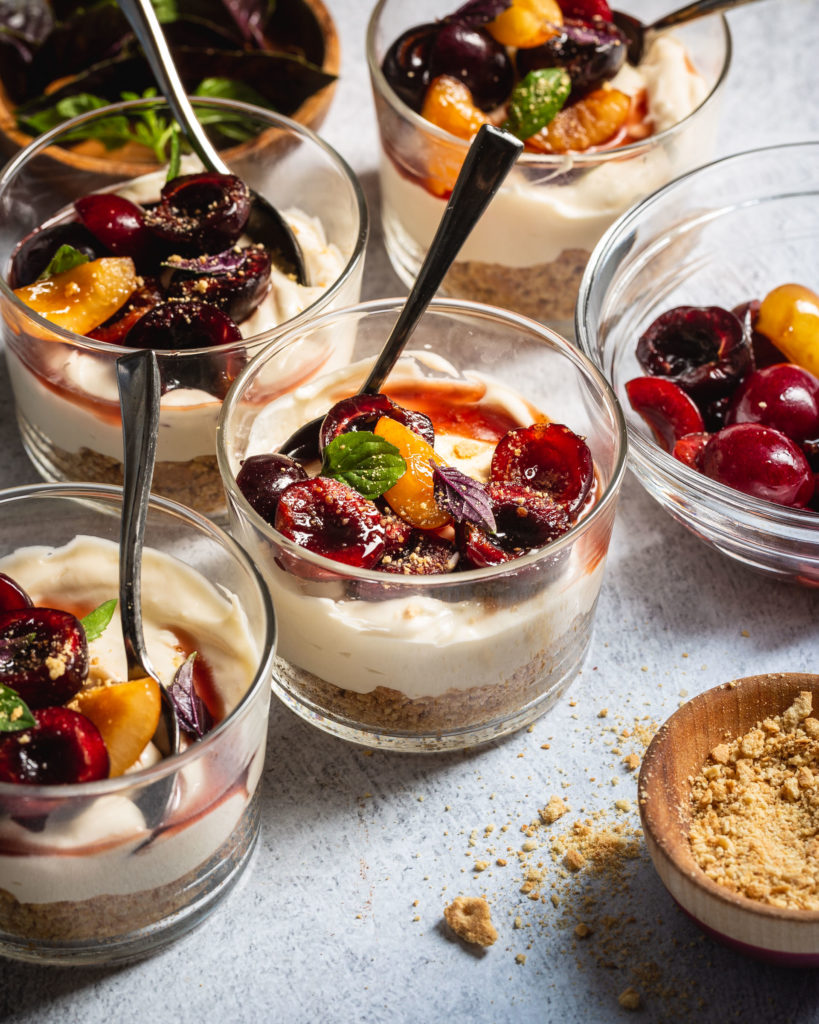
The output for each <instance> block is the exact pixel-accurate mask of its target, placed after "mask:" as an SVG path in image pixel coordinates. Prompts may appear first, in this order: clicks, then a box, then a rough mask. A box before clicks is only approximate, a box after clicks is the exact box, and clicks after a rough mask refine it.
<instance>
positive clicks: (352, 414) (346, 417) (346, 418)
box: [319, 394, 435, 451]
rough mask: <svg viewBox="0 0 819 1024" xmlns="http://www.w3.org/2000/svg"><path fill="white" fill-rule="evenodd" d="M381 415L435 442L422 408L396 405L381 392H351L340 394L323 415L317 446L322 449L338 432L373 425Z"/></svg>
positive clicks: (344, 432) (427, 418) (370, 428)
mask: <svg viewBox="0 0 819 1024" xmlns="http://www.w3.org/2000/svg"><path fill="white" fill-rule="evenodd" d="M382 416H389V417H390V419H394V420H396V421H397V422H398V423H401V424H403V426H405V427H408V428H409V429H410V430H412V431H414V433H416V434H419V435H420V436H421V437H423V438H424V440H425V441H427V442H428V443H429V444H434V443H435V431H434V429H433V427H432V421H431V420H430V418H429V417H428V416H425V415H424V413H422V412H416V411H415V410H414V409H405V408H404V407H403V406H400V405H396V404H395V402H393V401H392V399H391V398H388V397H387V396H386V395H384V394H376V395H352V396H351V397H350V398H342V400H341V401H340V402H336V404H335V405H334V406H333V407H332V408H331V409H330V411H329V412H328V413H327V415H326V416H325V417H324V422H323V423H322V424H321V430H320V432H319V449H320V451H324V449H325V448H326V447H327V445H328V444H330V442H331V441H333V440H334V439H335V438H337V437H338V436H339V435H340V434H348V433H350V432H355V431H362V430H369V431H371V430H372V429H373V427H375V425H376V423H377V422H378V421H379V419H381V417H382Z"/></svg>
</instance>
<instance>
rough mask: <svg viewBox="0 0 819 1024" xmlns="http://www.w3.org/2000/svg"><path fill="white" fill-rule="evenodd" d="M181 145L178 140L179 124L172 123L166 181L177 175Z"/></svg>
mask: <svg viewBox="0 0 819 1024" xmlns="http://www.w3.org/2000/svg"><path fill="white" fill-rule="evenodd" d="M181 151H182V150H181V145H180V141H179V125H176V124H175V125H173V126H172V131H171V152H170V156H169V157H168V177H167V178H166V179H165V180H166V181H172V180H173V179H174V178H178V177H179V160H180V154H181Z"/></svg>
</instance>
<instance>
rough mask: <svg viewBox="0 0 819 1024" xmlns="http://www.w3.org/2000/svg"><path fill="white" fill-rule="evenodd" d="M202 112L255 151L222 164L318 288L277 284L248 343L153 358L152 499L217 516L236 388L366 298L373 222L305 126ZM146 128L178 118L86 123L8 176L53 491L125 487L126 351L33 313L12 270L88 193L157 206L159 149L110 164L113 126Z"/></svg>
mask: <svg viewBox="0 0 819 1024" xmlns="http://www.w3.org/2000/svg"><path fill="white" fill-rule="evenodd" d="M195 107H196V110H197V113H198V116H199V117H200V118H201V119H202V120H203V122H205V123H206V124H207V125H209V126H210V127H209V128H208V130H209V132H210V133H211V135H212V137H213V138H214V141H218V140H221V141H222V142H225V138H226V137H225V135H224V132H230V134H229V135H228V136H227V139H228V140H230V139H235V137H236V133H237V132H238V133H240V137H241V138H243V139H245V140H249V141H246V142H245V143H244V144H243V145H241V146H238V147H234V148H233V149H228V150H227V151H226V152H225V157H226V159H227V160H228V162H229V164H230V167H231V170H232V171H234V173H235V174H237V175H238V176H239V177H241V178H242V179H243V180H244V181H245V182H246V183H247V184H248V185H249V186H250V187H251V188H252V189H255V190H256V191H257V192H259V193H260V194H261V195H263V196H265V197H266V198H268V199H269V200H270V201H271V202H272V203H273V204H274V205H275V206H276V208H277V209H278V210H280V211H281V212H282V213H283V214H284V216H285V218H286V219H288V220H289V222H290V223H291V226H292V227H293V230H294V232H295V233H296V235H297V238H298V240H299V242H300V244H301V247H302V251H303V254H304V257H305V264H306V269H307V273H308V279H309V281H310V286H309V287H304V288H300V287H299V286H296V285H295V283H294V282H291V281H289V279H282V280H279V279H276V278H274V279H273V285H272V287H271V290H270V292H269V293H268V296H267V297H266V298H265V300H264V302H263V304H262V306H261V307H260V308H259V309H258V310H257V311H256V312H255V313H254V314H253V318H252V320H249V321H247V322H246V324H245V327H244V331H245V333H246V332H247V331H251V332H252V333H251V334H250V336H248V337H246V338H243V339H242V340H241V341H239V342H236V343H229V344H223V345H216V346H212V347H210V348H201V347H200V348H190V349H185V350H182V351H158V352H157V359H158V362H159V368H160V374H161V375H162V377H163V380H165V379H167V380H169V381H172V382H173V383H172V385H170V388H171V389H170V390H168V391H167V393H165V394H164V395H163V397H162V403H161V412H160V426H159V439H158V446H157V461H156V469H155V473H154V481H153V489H154V491H155V492H156V493H158V494H161V495H164V496H165V497H169V498H172V499H174V500H176V501H179V502H180V503H182V504H184V505H187V506H188V507H190V508H195V509H197V510H198V511H200V512H203V513H204V514H206V515H212V516H219V515H222V514H223V513H224V510H225V504H224V493H223V492H222V487H221V483H220V481H219V473H218V469H217V466H216V451H215V445H214V438H215V430H216V421H217V419H218V416H219V409H220V406H221V403H222V399H223V397H224V393H225V391H226V390H227V386H228V384H229V381H230V380H232V379H233V377H234V376H235V375H236V373H237V372H238V369H239V368H240V367H241V366H243V365H244V364H245V363H246V362H247V361H248V360H249V359H250V358H251V357H252V356H253V355H254V354H255V353H256V352H259V351H260V350H261V349H262V348H264V346H265V345H267V344H269V343H270V341H271V340H272V339H273V338H275V337H276V336H277V334H279V333H281V331H282V330H284V329H285V327H286V326H289V325H290V324H292V323H294V322H297V321H298V320H301V319H307V318H309V317H311V316H314V315H315V314H316V313H317V312H319V311H320V310H323V309H328V308H334V307H336V306H343V305H348V304H349V303H351V302H355V301H357V300H358V298H359V296H360V292H361V275H362V271H363V265H364V250H365V245H366V240H367V230H368V220H367V210H366V204H365V201H364V197H363V194H362V192H361V188H360V186H359V184H358V181H357V179H356V178H355V176H354V175H353V172H352V171H351V170H350V168H349V167H348V165H347V164H346V163H345V162H344V160H343V159H342V158H341V157H340V156H339V155H338V154H337V153H336V152H335V151H334V150H333V149H331V148H330V147H329V146H328V145H326V144H325V143H324V142H323V141H322V140H321V139H319V138H318V136H316V135H314V134H313V133H312V132H311V131H309V130H308V129H306V128H303V127H302V126H301V125H298V124H296V123H295V122H293V121H290V120H289V119H287V118H285V117H281V116H279V115H277V114H274V113H272V112H271V111H268V110H262V109H260V108H257V107H252V106H249V105H247V104H243V103H237V102H229V101H219V100H208V101H206V102H203V101H195ZM145 118H154V119H156V118H165V119H167V120H168V121H170V115H169V112H168V110H167V107H166V106H165V104H164V102H161V101H158V100H139V101H132V102H128V103H122V104H116V105H114V106H111V107H105V108H104V109H101V110H97V111H94V112H92V113H90V114H86V115H83V116H81V117H77V118H75V119H73V120H72V121H69V122H66V123H65V124H63V125H60V126H59V127H57V128H55V129H54V130H52V131H50V132H48V133H47V134H46V135H43V136H41V137H40V138H38V139H37V140H36V141H35V142H33V143H32V144H31V145H30V146H28V147H27V148H26V149H25V150H23V151H22V152H20V153H19V154H18V155H17V156H16V157H15V158H14V159H13V160H12V161H11V162H10V163H9V164H8V165H7V166H6V168H5V170H4V171H3V172H2V174H0V315H2V330H3V337H4V339H5V342H6V350H7V360H8V365H9V374H10V377H11V384H12V390H13V393H14V399H15V406H16V413H17V422H18V425H19V428H20V433H21V436H22V440H23V445H24V447H25V449H26V452H27V453H28V455H29V457H30V458H31V460H32V462H33V463H34V465H35V467H36V469H37V470H38V472H39V473H40V474H41V476H43V477H44V478H45V479H46V480H55V481H59V480H78V481H84V482H92V483H105V484H120V483H121V482H122V431H121V424H120V418H119V401H118V393H117V384H116V374H115V366H116V360H117V357H118V356H120V355H122V354H123V353H125V352H127V351H129V349H127V348H124V347H122V346H121V345H119V344H113V343H108V342H104V341H95V340H92V339H91V338H87V337H84V336H81V335H78V334H75V333H74V332H72V331H70V330H67V329H64V328H62V327H58V326H55V325H53V324H51V323H49V321H47V320H45V319H44V318H42V317H41V316H39V315H38V314H36V313H34V312H33V310H32V309H31V308H30V307H29V306H27V305H26V304H25V303H23V302H22V301H21V300H20V299H19V298H18V297H17V296H16V295H15V294H14V291H13V290H12V289H11V287H10V286H9V283H8V279H9V267H10V260H11V257H12V255H13V254H14V252H15V250H16V249H17V247H18V245H19V244H20V242H21V241H22V240H23V239H24V238H26V237H27V236H28V235H29V234H30V233H31V232H32V231H34V230H35V229H36V228H37V227H39V226H40V225H44V224H52V223H55V222H59V221H61V220H66V219H69V218H70V217H71V213H72V205H71V204H72V203H73V201H74V200H75V199H77V198H79V197H80V196H84V195H87V194H88V193H90V192H98V191H104V190H111V191H118V192H123V191H126V190H128V191H129V192H130V194H131V196H132V197H134V196H135V192H134V190H135V189H138V190H139V198H140V200H142V201H145V202H149V201H150V200H151V199H152V198H153V199H156V198H158V196H159V190H160V188H161V187H162V184H163V183H164V180H165V168H164V167H160V165H159V164H158V163H157V160H156V157H155V156H154V154H153V153H152V151H151V150H149V149H147V148H145V147H133V146H132V147H129V148H128V149H127V150H118V151H115V152H113V153H112V155H111V160H110V164H107V165H106V163H105V161H104V160H102V159H101V153H104V149H103V146H102V143H101V142H100V141H99V138H98V136H102V135H103V134H104V133H103V128H104V127H105V125H106V123H109V124H110V123H111V121H112V120H113V121H114V122H115V123H117V122H119V121H124V120H126V119H129V120H130V121H132V122H133V123H134V124H137V125H138V124H139V123H140V120H141V119H145ZM217 132H222V134H221V135H220V134H216V133H217ZM78 136H81V141H76V140H77V137H78ZM86 136H90V138H87V137H86ZM58 147H59V148H58ZM200 166H201V165H199V164H198V163H197V164H196V165H195V167H194V165H193V164H191V165H189V166H183V170H191V169H196V168H198V167H200ZM101 168H107V170H106V171H103V170H101ZM249 324H250V325H252V326H248V325H249Z"/></svg>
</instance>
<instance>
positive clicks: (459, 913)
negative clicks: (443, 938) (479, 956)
mask: <svg viewBox="0 0 819 1024" xmlns="http://www.w3.org/2000/svg"><path fill="white" fill-rule="evenodd" d="M444 919H445V921H446V923H447V924H448V925H449V927H450V928H451V929H452V930H453V932H455V934H456V935H457V936H458V937H459V938H461V939H463V940H464V942H471V943H473V944H474V945H476V946H491V945H492V944H493V943H494V942H496V941H497V938H498V932H497V929H496V928H495V926H494V925H493V924H492V914H491V911H490V909H489V904H488V903H487V902H486V900H485V899H484V898H483V897H482V896H456V898H455V899H454V900H453V901H452V903H450V904H449V906H448V907H445V908H444Z"/></svg>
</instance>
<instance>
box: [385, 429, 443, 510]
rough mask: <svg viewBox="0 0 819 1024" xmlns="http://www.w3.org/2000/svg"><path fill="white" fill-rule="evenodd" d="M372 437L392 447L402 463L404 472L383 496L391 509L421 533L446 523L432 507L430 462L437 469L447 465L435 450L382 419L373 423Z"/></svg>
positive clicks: (405, 430) (421, 439) (408, 432)
mask: <svg viewBox="0 0 819 1024" xmlns="http://www.w3.org/2000/svg"><path fill="white" fill-rule="evenodd" d="M373 433H375V434H378V435H379V437H383V438H384V440H385V441H389V442H390V444H394V445H395V447H396V448H397V449H398V451H399V452H400V453H401V455H402V456H403V457H404V461H405V462H406V464H407V470H406V472H405V473H404V475H403V476H402V477H401V478H400V480H399V481H398V483H396V484H393V486H392V487H390V489H389V490H388V491H385V492H384V498H385V499H386V500H387V503H388V504H389V506H390V508H391V509H392V510H393V511H394V512H396V513H398V515H399V516H401V517H402V518H403V519H406V521H407V522H408V523H411V524H412V525H413V526H417V527H418V528H419V529H421V530H435V529H437V528H438V527H439V526H444V525H445V524H446V523H448V522H449V516H448V515H447V513H446V512H443V511H442V510H441V509H440V508H438V506H437V505H436V503H435V495H434V485H433V479H432V466H430V464H429V460H430V459H432V460H433V461H434V462H437V463H438V464H439V465H440V466H445V465H446V463H445V462H444V460H443V459H442V458H441V457H440V456H439V455H436V453H435V449H434V448H433V447H432V445H431V444H429V443H428V442H427V441H425V440H424V439H423V437H421V436H420V434H416V433H415V432H414V431H412V430H410V429H409V427H405V426H404V424H403V423H399V422H398V421H397V420H393V419H390V418H389V416H382V417H381V419H380V420H379V421H378V423H376V425H375V430H374V431H373Z"/></svg>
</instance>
